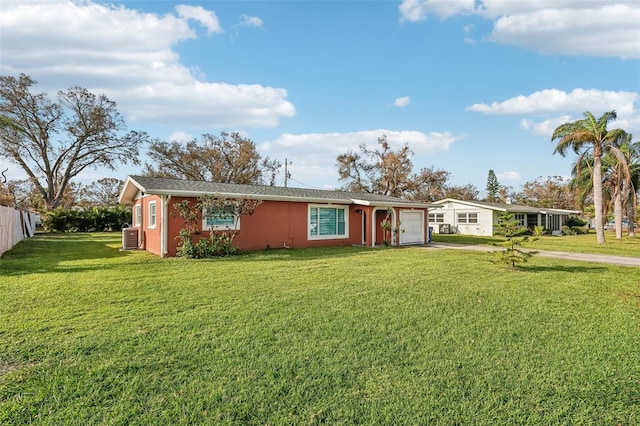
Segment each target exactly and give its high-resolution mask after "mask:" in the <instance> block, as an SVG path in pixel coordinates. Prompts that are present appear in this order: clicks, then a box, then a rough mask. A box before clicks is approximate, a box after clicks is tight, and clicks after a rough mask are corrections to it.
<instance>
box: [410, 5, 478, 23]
mask: <svg viewBox="0 0 640 426" xmlns="http://www.w3.org/2000/svg"><path fill="white" fill-rule="evenodd" d="M474 4H475V0H455V1H452V0H404V1H403V2H402V4H400V15H401V20H402V21H409V22H418V21H423V20H425V19H427V16H428V15H436V16H438V17H439V18H441V19H446V18H449V17H451V16H453V15H457V14H459V13H469V12H472V11H474V9H475V5H474Z"/></svg>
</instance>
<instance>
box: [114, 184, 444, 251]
mask: <svg viewBox="0 0 640 426" xmlns="http://www.w3.org/2000/svg"><path fill="white" fill-rule="evenodd" d="M203 194H210V195H215V196H217V197H224V198H234V199H241V198H245V199H256V200H260V201H261V202H262V203H261V204H260V205H259V206H258V207H257V209H256V210H255V212H254V213H253V214H252V215H250V216H249V215H245V216H242V217H239V218H237V219H238V220H237V221H234V222H233V223H232V222H231V221H226V220H224V219H222V218H221V217H220V218H216V216H215V214H214V215H213V216H211V215H210V216H208V217H205V218H204V219H203V220H202V223H201V226H200V229H199V232H201V233H202V235H204V236H206V235H207V233H208V232H209V230H210V229H211V227H214V229H224V227H228V226H237V227H238V228H237V229H238V231H239V232H238V235H237V236H236V239H235V240H234V242H235V244H236V246H237V247H238V248H239V249H241V250H262V249H265V248H266V247H271V248H282V247H287V248H302V247H321V246H345V245H365V246H375V245H380V244H382V243H383V239H385V237H384V236H383V228H382V226H381V223H382V222H383V220H385V219H386V220H387V221H390V222H391V224H392V227H393V228H399V229H401V232H397V233H396V234H395V235H394V236H393V237H392V238H391V241H390V243H391V244H392V245H409V244H424V243H426V242H427V238H428V226H427V220H428V209H429V208H432V207H436V206H435V205H433V204H429V203H420V202H411V201H407V200H403V199H400V198H395V197H388V196H384V195H379V194H369V193H353V192H345V191H329V190H318V189H302V188H285V187H275V186H261V185H238V184H228V183H215V182H205V181H189V180H180V179H164V178H151V177H143V176H129V177H127V179H126V181H125V183H124V185H123V188H122V191H121V193H120V202H121V203H123V204H130V205H132V206H133V223H132V227H133V228H134V229H135V230H136V231H135V240H134V242H133V245H135V248H139V249H144V250H147V251H149V252H151V253H155V254H157V255H159V256H163V257H164V256H175V254H176V250H177V246H178V239H177V238H176V237H177V236H178V233H179V231H180V229H181V228H183V227H184V226H185V223H184V221H183V220H182V219H180V218H179V217H176V215H175V214H172V209H173V208H174V207H173V206H174V204H175V203H179V202H181V201H183V200H188V201H189V203H195V202H196V200H197V197H199V196H201V195H203ZM129 248H134V247H129Z"/></svg>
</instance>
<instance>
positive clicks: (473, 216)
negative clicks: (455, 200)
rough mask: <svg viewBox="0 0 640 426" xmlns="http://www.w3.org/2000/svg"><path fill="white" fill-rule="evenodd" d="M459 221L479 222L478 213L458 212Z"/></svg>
mask: <svg viewBox="0 0 640 426" xmlns="http://www.w3.org/2000/svg"><path fill="white" fill-rule="evenodd" d="M458 223H460V224H470V223H478V213H458Z"/></svg>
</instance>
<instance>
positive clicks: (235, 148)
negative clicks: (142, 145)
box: [143, 132, 281, 186]
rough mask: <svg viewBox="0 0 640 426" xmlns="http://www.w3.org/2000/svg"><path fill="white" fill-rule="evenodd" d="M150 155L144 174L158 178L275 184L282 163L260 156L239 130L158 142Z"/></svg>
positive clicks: (152, 145)
mask: <svg viewBox="0 0 640 426" xmlns="http://www.w3.org/2000/svg"><path fill="white" fill-rule="evenodd" d="M148 154H149V157H150V158H151V160H152V163H147V164H145V170H144V172H143V173H144V174H145V175H147V176H155V177H171V178H179V179H192V180H206V181H213V182H222V183H239V184H256V185H264V184H268V185H271V186H273V185H275V180H276V176H277V174H278V170H279V169H280V166H281V164H280V162H278V161H277V160H271V159H270V158H269V157H266V158H261V156H260V154H259V153H258V151H257V150H256V146H255V143H254V142H253V141H251V140H250V139H247V138H243V137H242V136H240V135H239V134H238V133H226V132H222V133H220V137H217V136H215V135H210V134H205V135H203V136H202V140H201V141H198V140H195V139H194V140H191V141H189V142H187V143H185V144H182V143H179V142H176V141H172V142H161V141H155V142H153V143H152V144H151V145H150V147H149V152H148Z"/></svg>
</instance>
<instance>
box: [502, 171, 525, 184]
mask: <svg viewBox="0 0 640 426" xmlns="http://www.w3.org/2000/svg"><path fill="white" fill-rule="evenodd" d="M496 177H497V178H498V180H499V181H509V182H519V181H520V179H521V176H520V173H518V172H513V171H509V172H502V173H496Z"/></svg>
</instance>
